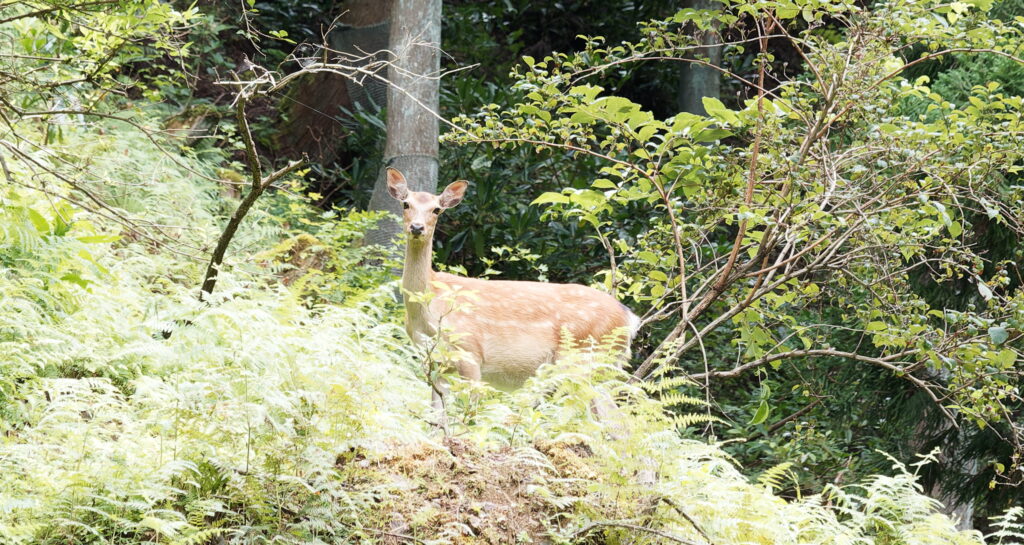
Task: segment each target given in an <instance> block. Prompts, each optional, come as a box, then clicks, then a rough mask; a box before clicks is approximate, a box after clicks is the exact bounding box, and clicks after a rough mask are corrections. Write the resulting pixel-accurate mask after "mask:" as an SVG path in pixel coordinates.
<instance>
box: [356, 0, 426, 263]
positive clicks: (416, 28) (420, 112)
mask: <svg viewBox="0 0 1024 545" xmlns="http://www.w3.org/2000/svg"><path fill="white" fill-rule="evenodd" d="M388 43H389V49H390V50H391V52H392V53H393V54H394V55H395V59H394V63H393V65H392V66H391V67H390V69H389V70H388V81H389V82H390V85H391V86H390V89H389V90H388V112H387V133H388V134H387V143H386V144H385V147H384V164H383V165H382V166H381V169H380V174H379V175H378V177H377V181H376V184H375V185H374V188H373V196H372V197H371V198H370V209H371V210H387V211H390V212H393V213H394V214H393V216H391V217H389V218H387V219H385V220H383V221H382V222H381V224H380V227H379V229H377V230H375V231H373V232H372V233H370V234H368V236H367V241H368V242H370V243H374V244H386V243H388V242H389V241H390V240H391V239H392V238H393V237H394V235H395V234H396V233H398V231H399V229H400V225H399V224H398V222H397V221H396V218H397V216H398V214H399V213H400V211H401V209H400V206H401V205H400V204H399V202H398V201H396V200H394V199H393V198H391V197H390V196H389V195H388V192H387V180H386V176H385V172H384V171H385V169H386V168H387V167H392V168H397V169H398V170H400V171H401V172H402V173H403V174H405V177H406V179H407V180H408V182H409V189H410V190H411V191H429V192H431V193H433V192H435V191H436V190H437V137H438V118H437V111H438V95H439V91H438V89H439V81H438V74H439V71H440V58H441V56H440V46H441V0H394V3H393V4H392V7H391V28H390V36H389V39H388Z"/></svg>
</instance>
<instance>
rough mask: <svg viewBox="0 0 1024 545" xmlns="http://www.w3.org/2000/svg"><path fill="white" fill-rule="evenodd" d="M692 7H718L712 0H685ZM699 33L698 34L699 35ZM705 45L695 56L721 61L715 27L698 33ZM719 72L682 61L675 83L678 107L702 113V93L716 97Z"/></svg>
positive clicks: (718, 87) (690, 111) (714, 0)
mask: <svg viewBox="0 0 1024 545" xmlns="http://www.w3.org/2000/svg"><path fill="white" fill-rule="evenodd" d="M687 4H689V6H688V7H691V8H693V9H718V8H719V7H720V6H719V4H718V2H717V1H716V0H693V1H692V2H687ZM701 34H702V35H701ZM698 35H699V36H700V39H701V43H702V44H703V45H704V46H705V47H703V48H701V49H700V50H698V51H697V53H696V57H697V58H700V59H703V60H706V61H708V62H709V63H711V64H714V65H716V66H718V65H721V64H722V46H721V45H720V44H719V38H718V33H717V32H716V31H715V30H710V31H706V32H703V33H699V34H698ZM721 84H722V73H721V72H719V71H718V70H715V69H713V68H709V67H707V66H701V65H699V64H694V63H684V64H683V69H682V74H681V78H680V84H679V95H678V100H679V109H680V110H682V111H684V112H689V113H691V114H697V115H706V114H707V112H705V111H704V101H703V98H704V97H714V98H719V95H720V94H721Z"/></svg>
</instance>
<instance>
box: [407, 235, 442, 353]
mask: <svg viewBox="0 0 1024 545" xmlns="http://www.w3.org/2000/svg"><path fill="white" fill-rule="evenodd" d="M432 255H433V239H432V238H431V239H422V240H415V239H409V242H408V244H407V245H406V247H405V268H404V269H403V271H402V289H403V290H404V291H405V292H406V293H405V319H406V328H407V329H408V330H409V332H410V334H412V333H413V332H414V331H416V332H422V333H426V334H427V335H432V333H431V332H432V331H433V328H432V327H431V325H430V324H431V320H430V315H429V310H428V308H427V305H425V304H423V303H414V302H410V301H409V294H413V293H416V294H418V293H425V292H427V291H428V290H430V281H431V279H432V277H433V275H434V270H433V267H432V265H431V258H432Z"/></svg>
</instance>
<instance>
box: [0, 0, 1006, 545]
mask: <svg viewBox="0 0 1024 545" xmlns="http://www.w3.org/2000/svg"><path fill="white" fill-rule="evenodd" d="M285 4H286V3H275V2H255V3H250V4H249V6H248V7H245V6H243V7H238V6H234V5H233V4H232V5H227V4H211V5H210V6H203V5H196V6H193V5H191V4H179V3H173V2H172V3H168V2H159V1H155V0H145V1H120V0H119V1H112V2H91V1H88V2H87V1H74V0H60V1H57V2H53V1H46V2H35V1H25V2H13V3H12V2H8V3H2V4H0V40H2V42H0V43H2V46H0V74H2V75H3V79H0V104H2V105H3V109H2V111H0V113H2V117H0V164H2V172H3V174H2V176H3V178H2V182H0V302H2V304H0V542H3V543H12V544H51V543H52V544H57V543H140V542H158V543H176V544H189V543H191V544H198V543H265V542H279V543H356V542H360V543H397V542H418V543H516V542H523V543H528V542H535V543H543V542H551V543H623V544H624V543H711V544H716V545H718V544H720V545H725V544H730V543H773V544H774V543H794V544H795V543H822V544H826V543H886V544H889V543H891V544H898V543H907V544H917V543H921V544H925V543H964V544H968V543H983V542H985V543H992V544H1000V545H1009V544H1012V543H1021V542H1024V511H1022V510H1021V507H1020V505H1019V502H1015V501H1014V498H1015V497H1017V496H1019V490H1020V488H1019V485H1020V481H1021V458H1020V456H1021V455H1022V449H1021V447H1020V442H1021V436H1022V430H1021V428H1020V422H1021V411H1022V410H1024V408H1022V401H1021V398H1020V393H1019V392H1020V390H1019V388H1020V383H1019V381H1020V376H1021V365H1022V361H1024V360H1022V358H1021V357H1020V353H1019V352H1020V348H1021V341H1020V339H1021V330H1022V329H1024V328H1022V326H1021V322H1022V320H1024V314H1022V312H1024V310H1022V309H1024V306H1022V303H1024V301H1022V300H1021V298H1022V291H1021V280H1020V276H1019V265H1020V262H1021V255H1020V253H1019V252H1020V244H1019V241H1020V238H1019V237H1020V235H1021V228H1020V225H1019V218H1020V217H1021V216H1022V212H1024V210H1021V206H1022V205H1021V203H1022V199H1021V194H1020V191H1021V186H1020V183H1019V182H1020V169H1021V164H1022V153H1024V151H1022V148H1021V146H1020V142H1021V135H1022V133H1024V130H1022V126H1024V119H1022V117H1021V112H1022V111H1024V103H1022V99H1021V98H1020V95H1021V85H1022V80H1021V65H1020V55H1021V52H1020V51H1019V48H1020V44H1021V43H1024V40H1022V36H1021V34H1022V28H1024V27H1022V25H1024V19H1022V17H1021V14H1019V13H1017V12H1014V11H1013V10H1014V9H1015V8H1013V6H1014V5H1015V4H1012V3H1009V2H1008V3H1004V4H998V5H996V6H995V7H994V8H993V9H992V11H991V12H989V11H988V10H989V8H990V7H991V6H989V5H988V4H987V3H984V2H974V3H960V2H956V3H953V4H949V5H947V4H932V3H920V4H919V3H914V2H891V3H881V4H878V5H874V6H872V7H871V8H870V9H868V8H865V7H864V6H863V5H861V4H858V3H855V2H831V3H820V2H816V1H807V2H804V1H798V2H797V3H792V2H788V1H784V2H775V1H763V2H761V1H758V2H749V3H746V2H745V3H733V2H729V3H723V5H722V6H721V9H715V10H693V9H684V10H682V11H676V10H674V9H673V6H671V5H669V4H668V3H665V2H651V3H648V4H646V5H644V6H642V7H637V6H635V5H634V3H632V2H618V3H616V5H617V6H618V7H619V8H621V9H620V12H616V10H607V11H604V12H601V13H591V12H592V11H593V9H592V7H593V6H592V5H591V4H592V3H589V2H584V3H581V6H582V7H581V6H576V7H572V6H570V7H562V6H560V5H559V6H543V7H538V6H536V5H533V4H537V3H529V2H505V3H503V4H494V5H491V3H488V6H486V7H485V8H482V7H481V6H478V5H475V4H473V3H471V2H455V3H453V5H452V6H451V8H452V9H451V10H450V12H449V14H448V15H447V16H446V17H447V18H446V21H445V24H446V31H448V32H458V33H459V37H458V38H452V39H450V42H448V43H447V45H448V46H450V47H451V48H452V52H453V57H452V58H453V61H452V62H454V63H467V64H468V63H473V62H478V61H480V60H482V59H501V60H502V62H503V63H506V65H513V64H514V65H515V66H516V68H515V70H514V72H513V73H512V74H511V76H510V78H511V80H505V79H503V78H504V77H505V74H504V71H503V70H498V69H495V68H493V67H491V68H487V69H481V70H479V71H477V72H476V73H475V74H474V75H467V76H466V77H465V78H455V79H452V80H450V81H446V82H445V83H444V85H445V87H444V88H443V95H442V96H443V100H442V106H443V109H444V113H445V115H446V116H449V117H452V118H456V119H455V121H456V124H455V125H453V126H451V127H449V129H447V130H448V134H447V136H446V140H447V141H448V142H449V143H450V144H449V145H448V146H447V147H446V148H445V150H444V153H445V154H446V155H445V160H444V162H443V164H444V170H443V172H444V173H445V174H443V176H445V177H452V178H454V177H466V178H470V179H472V180H474V181H475V182H477V183H476V185H475V187H474V193H473V195H472V196H471V197H470V199H469V202H468V203H467V205H464V206H463V207H461V208H459V209H457V210H456V211H453V212H455V213H454V214H453V215H452V216H451V217H447V216H446V218H445V222H447V223H446V225H445V226H444V227H443V228H444V229H446V230H447V236H446V237H445V238H444V240H443V241H442V245H441V246H440V247H439V248H438V252H437V253H438V258H437V259H438V261H439V264H440V265H447V266H450V267H455V268H458V267H460V266H461V267H463V268H465V269H468V270H470V271H471V272H473V273H474V274H487V275H492V276H496V275H503V276H506V277H513V278H537V277H540V278H551V279H553V280H561V281H565V280H578V281H583V282H588V283H591V282H592V283H594V284H595V285H603V286H604V287H605V289H608V290H609V291H612V292H614V293H617V294H618V295H619V297H620V298H621V299H623V300H624V301H625V302H627V303H628V304H630V306H632V307H633V308H634V309H636V310H637V311H638V312H645V313H646V318H648V322H649V323H648V325H647V329H646V332H645V334H644V336H643V337H642V338H641V339H640V341H639V342H638V344H637V346H636V347H635V348H636V352H637V354H638V356H637V358H636V360H637V361H635V362H634V364H633V366H632V367H631V368H630V369H629V370H628V371H630V372H636V375H637V376H640V377H643V378H645V379H646V380H643V381H634V380H630V375H629V374H627V373H626V372H624V371H622V370H619V369H618V368H617V367H616V366H615V365H614V362H613V361H612V360H613V358H611V357H610V358H609V360H608V361H593V360H594V359H595V358H593V357H590V356H588V357H583V355H576V354H571V355H569V356H568V357H566V358H565V361H563V362H561V363H560V365H558V366H548V367H545V368H544V369H543V371H542V373H541V375H540V376H539V377H537V378H536V379H534V380H531V381H530V382H529V383H528V384H527V385H526V386H525V387H524V388H523V389H521V390H518V391H516V392H512V393H504V392H497V391H494V390H493V389H491V388H489V387H487V386H486V385H480V384H471V383H465V382H461V381H458V380H457V379H455V378H454V377H453V381H454V385H453V392H452V397H451V400H452V403H450V404H449V405H448V412H449V418H450V420H451V422H452V426H451V430H450V432H451V433H450V435H445V434H443V433H442V432H441V431H440V430H437V429H434V428H432V427H431V426H430V425H429V420H430V418H429V416H428V415H429V414H430V411H429V409H428V400H429V394H430V389H429V387H428V384H427V381H426V376H425V370H424V362H425V361H429V360H431V358H432V357H433V355H432V354H430V353H424V351H422V350H420V349H415V348H414V347H413V346H412V345H411V344H410V343H409V341H408V339H407V338H406V336H405V333H404V331H403V330H402V328H401V326H400V324H401V312H402V309H401V308H400V307H399V306H398V304H397V303H396V301H395V298H394V290H395V286H394V283H393V280H392V274H391V271H392V269H393V268H394V267H395V266H396V264H395V263H394V262H392V261H390V260H389V257H388V255H389V254H388V253H387V252H383V251H381V249H379V248H374V247H366V246H362V245H361V244H360V241H361V238H362V235H363V233H364V232H365V231H366V230H367V229H368V228H370V227H371V226H372V225H374V223H375V221H376V220H377V218H378V217H379V215H378V214H375V213H369V212H362V211H360V210H359V207H358V205H360V204H362V197H360V194H361V193H364V192H366V190H367V189H368V187H361V186H358V185H354V184H358V183H359V181H358V180H359V176H358V173H359V172H363V173H368V176H369V177H371V178H372V176H373V171H374V170H375V169H376V165H374V164H373V161H372V160H367V159H366V158H372V157H373V154H374V153H379V150H376V151H375V150H373V149H372V147H373V146H375V145H378V144H379V143H380V141H381V135H380V130H381V129H382V127H383V125H382V123H381V119H382V116H383V113H380V112H369V111H362V112H356V113H355V118H356V120H357V121H359V122H360V123H361V124H362V125H364V129H363V130H362V131H356V132H354V134H353V136H352V137H351V139H350V140H349V141H348V142H347V143H346V146H348V147H349V148H350V150H351V151H352V152H353V153H360V152H362V151H363V150H365V151H366V154H365V156H364V158H363V159H362V160H361V162H360V161H351V160H350V162H349V163H348V164H345V162H344V161H342V162H341V163H338V164H334V165H322V164H318V165H313V166H312V167H311V169H304V170H299V171H297V172H294V173H290V174H289V175H287V176H285V177H283V178H282V179H281V180H278V181H276V182H275V184H274V187H273V189H272V190H270V191H268V192H267V193H266V194H265V195H263V196H261V197H260V198H259V199H258V200H257V201H256V202H255V205H254V207H253V209H252V211H251V212H250V213H249V214H248V216H247V217H246V218H245V219H244V221H243V222H242V223H241V226H240V228H239V230H238V233H237V235H236V237H235V238H234V239H233V240H232V242H231V245H230V247H229V251H228V253H227V259H226V261H225V263H224V266H223V267H221V270H220V274H219V282H218V284H217V288H216V290H215V291H213V293H212V295H211V296H210V297H206V298H205V299H200V298H199V297H198V293H199V285H200V283H201V282H202V279H203V273H204V270H205V268H206V266H207V262H208V260H209V253H210V252H211V250H212V249H213V246H214V245H215V243H216V242H217V240H218V237H219V236H220V234H221V232H222V230H223V228H224V225H225V224H226V223H227V221H228V218H229V217H230V216H231V214H232V213H233V212H234V211H235V210H236V209H237V205H238V202H239V199H240V197H242V196H243V195H244V194H245V193H246V191H247V190H248V188H249V186H250V184H251V180H250V179H249V174H248V170H249V166H250V165H251V162H250V160H252V159H253V158H254V157H256V149H255V148H253V147H252V145H251V143H250V142H248V131H247V130H244V129H243V128H242V127H239V126H238V123H237V121H238V120H241V121H243V122H245V124H247V123H248V121H245V118H246V115H248V117H249V118H250V121H251V124H252V129H253V133H254V134H255V136H256V139H257V141H258V142H259V143H260V144H261V145H259V146H256V147H258V148H259V151H264V152H265V151H267V149H268V148H270V147H271V146H270V145H269V143H270V142H272V141H273V139H274V130H275V123H276V122H277V119H276V118H275V114H274V108H275V107H278V108H280V107H279V106H276V105H275V102H274V100H275V99H277V98H280V96H281V95H279V94H273V93H271V94H269V95H267V96H260V97H258V98H256V99H254V100H253V102H252V103H251V104H250V107H249V110H248V111H247V110H246V109H245V104H244V103H242V108H241V110H240V111H241V114H242V117H241V118H236V117H235V108H234V106H233V104H232V103H233V102H235V101H236V97H237V96H238V95H237V93H236V89H237V88H235V87H231V85H230V84H225V82H224V80H225V79H228V78H229V77H230V76H229V74H231V73H230V72H229V71H228V70H229V69H233V68H234V67H235V65H236V64H238V61H240V60H241V59H242V58H244V57H245V56H251V57H252V58H253V59H254V60H255V61H256V62H261V63H265V64H267V65H268V66H273V65H275V63H277V62H279V61H282V60H283V59H286V58H287V57H288V54H289V51H290V48H291V47H292V45H294V44H292V43H290V41H291V39H292V38H294V39H296V40H300V41H301V40H304V39H306V40H314V41H315V40H316V39H317V32H319V30H318V29H316V28H311V27H310V25H309V23H304V22H303V19H304V18H307V17H308V16H309V15H310V14H320V15H321V16H323V17H325V18H330V17H332V16H333V14H332V13H331V10H330V5H329V4H330V3H325V2H308V3H302V4H301V5H292V4H291V3H287V4H288V5H285ZM588 6H589V7H588ZM238 9H244V10H245V11H243V12H238V11H236V10H238ZM446 9H447V6H446ZM623 14H625V15H628V17H626V16H623ZM936 14H938V15H936ZM636 20H642V21H646V22H643V23H641V24H640V25H634V21H636ZM502 21H506V22H507V23H508V24H500V23H501V22H502ZM538 26H541V27H545V26H546V29H545V30H544V31H543V32H539V33H537V32H535V33H533V34H531V32H533V31H532V30H531V29H535V28H536V27H538ZM590 27H594V28H597V29H600V30H601V31H602V32H601V34H604V35H605V36H606V38H582V37H578V38H573V37H575V36H576V35H577V34H578V33H579V32H578V31H579V30H586V29H588V28H590ZM285 29H287V30H285ZM509 29H512V30H511V31H510V30H509ZM605 31H607V32H605ZM698 32H714V33H717V34H718V35H719V36H720V37H721V38H722V41H726V42H728V43H729V44H730V45H729V46H728V50H727V51H728V55H727V56H726V60H725V63H724V65H723V66H722V67H721V68H722V70H723V71H724V72H725V73H726V76H727V77H729V78H732V80H733V81H732V82H731V83H729V84H727V86H726V88H727V89H740V90H741V91H740V93H739V95H737V96H736V97H731V96H723V97H721V98H722V100H719V99H715V98H708V99H706V101H705V106H706V109H707V111H708V114H709V115H708V116H707V117H702V116H697V115H693V114H687V113H678V114H677V113H675V110H674V109H673V108H672V106H671V105H666V103H665V101H664V100H661V98H664V97H667V96H669V95H670V93H671V91H670V90H667V89H670V88H671V86H672V85H671V84H670V83H669V81H670V78H672V77H675V76H674V75H672V74H674V72H673V70H675V68H674V63H677V62H695V61H696V62H702V61H701V60H700V58H701V57H700V51H699V46H700V44H701V42H700V41H699V40H698V39H697V38H695V37H694V36H695V35H696V34H695V33H698ZM769 34H770V35H773V36H774V37H773V38H772V39H773V40H776V43H772V44H770V43H768V41H767V39H766V38H765V37H764V36H766V35H769ZM446 40H449V39H448V38H446ZM620 40H627V41H625V42H623V43H621V44H620V43H619V42H620ZM779 40H783V41H785V43H786V44H787V45H785V46H781V45H778V43H777V41H779ZM555 50H566V52H565V53H553V51H555ZM572 50H578V52H576V53H573V52H571V51H572ZM794 51H796V52H797V53H794ZM522 55H526V56H525V57H523V56H522ZM968 55H970V56H968ZM545 57H546V58H545ZM520 59H522V62H521V63H519V60H520ZM780 59H784V61H780ZM792 59H797V60H798V62H799V63H800V66H801V69H800V70H799V71H797V72H794V68H793V67H792V66H782V65H783V64H788V62H789V61H790V60H792ZM977 59H982V60H977ZM655 60H657V61H658V62H660V63H661V64H658V62H652V61H655ZM638 65H641V66H642V68H641V69H640V70H639V71H638V70H636V69H635V67H636V66H638ZM282 66H285V67H286V68H281V70H294V69H296V68H297V66H296V65H295V63H292V64H287V63H286V64H284V65H282ZM658 66H668V67H669V68H658ZM253 73H255V72H253ZM244 74H245V71H244V70H241V69H239V70H238V72H237V73H236V76H235V77H240V76H241V77H245V76H244ZM794 74H797V75H796V76H794ZM217 82H220V83H217ZM653 97H661V98H658V99H656V100H655V99H654V98H653ZM649 101H653V102H658V105H657V106H654V105H652V104H651V103H650V102H649ZM350 113H351V112H350ZM460 114H461V115H460ZM346 122H347V123H351V122H352V119H351V118H348V119H347V120H346ZM247 143H249V144H250V145H249V146H247ZM263 144H265V145H263ZM264 156H265V157H266V156H269V154H265V155H264ZM264 166H265V167H267V169H266V170H267V172H270V171H271V169H270V167H271V166H274V165H269V164H268V165H264ZM332 175H338V176H341V177H342V178H343V179H342V180H340V181H336V182H335V183H337V184H338V185H339V186H340V187H342V189H341V190H340V191H339V193H338V194H339V195H341V196H342V197H340V198H338V197H336V198H324V195H323V194H315V193H314V194H311V193H310V191H309V189H310V188H311V187H315V189H317V190H322V188H323V187H322V184H323V183H325V182H324V179H325V178H324V177H325V176H332ZM311 178H315V179H316V183H317V184H321V185H319V186H310V185H308V184H309V180H310V179H311ZM531 201H533V204H531ZM329 203H334V204H337V205H339V206H337V207H335V206H331V204H329ZM597 359H600V358H597ZM608 399H614V400H615V402H616V404H617V405H618V410H616V411H614V412H613V413H612V414H602V415H600V416H598V415H597V414H596V411H595V410H593V407H595V406H596V405H598V404H601V403H605V402H606V400H608ZM933 446H938V447H940V449H941V452H942V454H940V453H939V452H938V451H932V447H933ZM918 454H920V455H918ZM936 468H939V469H938V470H937V469H936ZM933 481H937V482H940V483H945V488H944V489H943V490H942V492H941V494H939V493H936V492H935V491H933V490H930V483H931V482H933ZM926 482H927V483H929V486H928V487H926V486H924V484H923V483H926ZM951 485H952V486H951ZM950 488H954V489H955V490H954V491H953V494H954V495H953V496H947V495H946V494H948V493H949V489H950ZM926 492H927V493H928V494H926ZM936 495H942V496H943V497H942V500H943V501H946V502H954V503H955V502H956V501H964V498H967V500H968V501H970V502H974V503H975V504H976V505H977V506H978V509H979V512H980V515H982V516H984V517H993V518H991V519H987V520H986V519H981V520H982V521H983V522H984V523H986V525H987V528H986V529H985V532H986V534H987V535H984V536H983V535H982V533H981V532H978V531H958V529H957V528H956V526H955V521H954V520H952V519H951V518H949V517H948V516H946V515H945V514H943V513H942V512H941V511H942V505H941V504H940V502H939V501H938V500H936V499H934V496H936ZM929 496H933V497H929Z"/></svg>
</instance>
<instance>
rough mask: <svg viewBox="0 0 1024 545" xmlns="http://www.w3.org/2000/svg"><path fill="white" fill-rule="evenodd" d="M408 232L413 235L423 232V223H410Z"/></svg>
mask: <svg viewBox="0 0 1024 545" xmlns="http://www.w3.org/2000/svg"><path fill="white" fill-rule="evenodd" d="M409 232H410V233H412V234H414V235H422V234H423V224H422V223H413V224H410V225H409Z"/></svg>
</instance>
